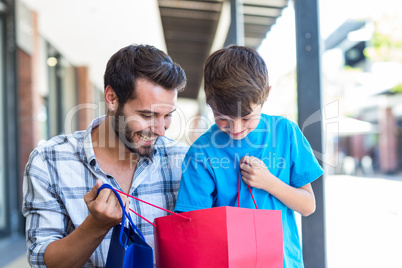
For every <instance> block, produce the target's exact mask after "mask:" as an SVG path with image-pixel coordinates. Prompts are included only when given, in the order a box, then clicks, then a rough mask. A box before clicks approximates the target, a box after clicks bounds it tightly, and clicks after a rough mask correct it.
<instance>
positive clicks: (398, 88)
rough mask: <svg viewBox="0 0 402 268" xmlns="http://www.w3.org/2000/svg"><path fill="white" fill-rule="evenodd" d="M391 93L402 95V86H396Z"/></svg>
mask: <svg viewBox="0 0 402 268" xmlns="http://www.w3.org/2000/svg"><path fill="white" fill-rule="evenodd" d="M390 91H391V92H392V93H394V94H401V93H402V84H398V85H396V86H394V87H393V88H391V90H390Z"/></svg>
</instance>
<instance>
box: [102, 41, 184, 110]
mask: <svg viewBox="0 0 402 268" xmlns="http://www.w3.org/2000/svg"><path fill="white" fill-rule="evenodd" d="M138 78H144V79H147V80H148V81H150V82H152V83H154V84H156V85H158V86H161V87H163V88H165V89H167V90H174V89H177V91H178V92H180V91H182V90H184V88H185V86H186V83H187V79H186V75H185V73H184V71H183V69H182V68H181V67H180V65H178V64H177V63H174V62H173V61H172V59H171V58H170V57H169V56H168V55H166V53H165V52H163V51H161V50H159V49H157V48H155V47H153V46H150V45H129V46H127V47H124V48H122V49H120V50H119V51H117V52H116V53H115V54H114V55H113V56H112V57H111V58H110V59H109V61H108V63H107V65H106V71H105V75H104V87H105V89H106V87H107V86H108V85H110V86H111V87H112V88H113V90H114V91H115V92H116V95H117V97H118V99H119V104H120V105H122V106H123V105H124V104H125V103H126V102H127V101H128V100H131V99H135V98H136V92H135V90H136V88H135V85H136V80H137V79H138Z"/></svg>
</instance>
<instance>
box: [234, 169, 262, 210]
mask: <svg viewBox="0 0 402 268" xmlns="http://www.w3.org/2000/svg"><path fill="white" fill-rule="evenodd" d="M240 189H241V169H240V165H239V192H238V193H237V207H240ZM248 190H249V191H250V194H251V197H252V198H253V202H254V205H255V208H256V209H258V207H257V203H256V202H255V199H254V196H253V192H252V191H251V187H250V185H248Z"/></svg>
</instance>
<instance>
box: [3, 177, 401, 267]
mask: <svg viewBox="0 0 402 268" xmlns="http://www.w3.org/2000/svg"><path fill="white" fill-rule="evenodd" d="M324 185H325V199H326V201H325V203H326V231H327V232H326V239H327V268H360V267H363V268H394V267H395V268H401V267H402V175H397V176H375V175H373V176H370V177H359V176H347V175H329V176H326V177H325V181H324ZM25 252H26V250H25V239H24V238H23V237H12V238H9V239H7V240H5V241H0V267H2V268H3V267H4V268H25V267H29V265H28V263H27V260H26V257H25ZM306 268H308V267H306Z"/></svg>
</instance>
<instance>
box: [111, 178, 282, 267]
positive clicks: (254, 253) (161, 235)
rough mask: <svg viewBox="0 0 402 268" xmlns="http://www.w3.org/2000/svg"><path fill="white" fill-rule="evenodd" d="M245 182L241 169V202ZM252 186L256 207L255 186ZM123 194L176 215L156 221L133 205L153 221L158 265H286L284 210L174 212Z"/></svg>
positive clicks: (244, 209)
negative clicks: (242, 186)
mask: <svg viewBox="0 0 402 268" xmlns="http://www.w3.org/2000/svg"><path fill="white" fill-rule="evenodd" d="M240 185H241V179H240V171H239V195H238V203H239V204H240ZM249 190H250V194H251V196H252V198H253V201H254V204H255V207H256V208H257V204H256V202H255V200H254V197H253V194H252V192H251V188H250V187H249ZM117 191H118V190H117ZM118 192H120V191H118ZM120 193H122V194H125V195H127V196H128V197H131V198H134V199H136V200H138V201H140V202H144V203H146V204H148V205H151V206H153V207H156V208H158V209H162V210H164V211H167V212H169V213H172V214H174V215H170V216H164V217H159V218H156V219H155V220H154V223H152V222H150V221H149V220H147V219H146V218H144V217H142V216H141V215H139V214H138V213H137V212H135V211H133V210H131V209H130V211H132V212H134V213H135V214H137V215H138V216H139V217H141V218H142V219H144V220H145V221H147V222H148V223H150V224H152V225H153V226H154V239H155V248H154V252H155V257H156V267H158V268H189V267H191V268H197V267H202V268H205V267H219V268H226V267H230V268H251V267H256V268H257V267H261V268H267V267H270V268H278V267H283V232H282V215H281V211H280V210H264V209H249V208H240V207H227V206H226V207H215V208H208V209H201V210H195V211H190V212H183V213H175V212H172V211H169V210H166V209H164V208H161V207H158V206H155V205H153V204H151V203H148V202H146V201H143V200H141V199H138V198H136V197H134V196H131V195H128V194H126V193H124V192H120Z"/></svg>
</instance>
